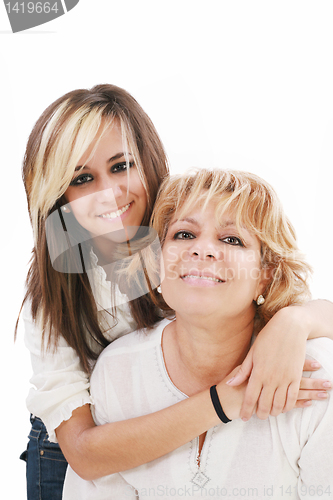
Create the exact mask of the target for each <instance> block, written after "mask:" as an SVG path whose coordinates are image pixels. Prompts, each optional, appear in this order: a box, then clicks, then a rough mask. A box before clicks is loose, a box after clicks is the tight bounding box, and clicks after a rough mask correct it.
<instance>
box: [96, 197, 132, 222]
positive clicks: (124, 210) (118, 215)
mask: <svg viewBox="0 0 333 500" xmlns="http://www.w3.org/2000/svg"><path fill="white" fill-rule="evenodd" d="M132 205H133V202H132V201H131V202H130V203H128V204H127V205H124V206H123V207H121V208H119V209H118V210H116V211H115V212H104V214H101V215H98V216H97V217H99V218H100V219H102V220H103V221H105V222H113V221H116V220H119V219H124V218H125V217H126V216H127V214H128V212H129V210H130V209H131V208H132Z"/></svg>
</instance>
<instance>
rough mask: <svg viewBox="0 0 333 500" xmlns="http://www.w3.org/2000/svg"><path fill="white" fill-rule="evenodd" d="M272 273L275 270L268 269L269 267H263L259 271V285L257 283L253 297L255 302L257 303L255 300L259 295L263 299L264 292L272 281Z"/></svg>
mask: <svg viewBox="0 0 333 500" xmlns="http://www.w3.org/2000/svg"><path fill="white" fill-rule="evenodd" d="M274 271H275V268H274V267H270V266H264V267H263V268H262V269H261V272H260V280H259V283H258V286H257V289H256V294H255V297H254V300H255V301H257V299H258V297H259V296H260V295H262V296H263V297H265V291H266V290H267V288H268V287H269V285H270V283H271V282H272V280H273V276H274Z"/></svg>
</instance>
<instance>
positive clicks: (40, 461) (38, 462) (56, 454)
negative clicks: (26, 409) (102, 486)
mask: <svg viewBox="0 0 333 500" xmlns="http://www.w3.org/2000/svg"><path fill="white" fill-rule="evenodd" d="M30 421H31V423H32V427H31V431H30V434H29V443H28V447H27V450H26V451H24V452H23V453H22V455H21V456H20V458H21V459H22V460H25V461H26V462H27V500H61V497H62V489H63V485H64V479H65V474H66V469H67V465H68V464H67V462H66V459H65V457H64V455H63V454H62V451H61V449H60V448H59V445H58V444H56V443H51V442H50V441H49V440H48V434H47V431H46V428H45V425H44V424H43V422H42V421H41V420H40V418H38V417H31V418H30Z"/></svg>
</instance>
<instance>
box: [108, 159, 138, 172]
mask: <svg viewBox="0 0 333 500" xmlns="http://www.w3.org/2000/svg"><path fill="white" fill-rule="evenodd" d="M127 165H128V167H129V168H132V167H133V165H134V161H130V162H126V161H122V162H121V163H116V164H115V165H112V167H111V172H112V173H113V174H117V173H118V172H126V170H127Z"/></svg>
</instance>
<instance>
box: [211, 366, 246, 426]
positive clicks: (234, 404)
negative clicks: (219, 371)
mask: <svg viewBox="0 0 333 500" xmlns="http://www.w3.org/2000/svg"><path fill="white" fill-rule="evenodd" d="M240 367H241V365H239V366H237V367H236V368H235V369H234V370H233V371H232V372H231V373H230V374H229V375H228V376H227V377H226V378H225V379H224V380H222V382H220V383H219V384H217V386H216V390H217V393H218V396H219V400H220V403H221V406H222V408H223V411H224V413H225V414H226V416H227V417H228V418H229V419H230V420H235V419H236V418H239V417H240V411H241V407H242V404H243V401H244V397H245V392H246V388H247V385H248V381H247V377H246V380H245V381H243V382H242V383H241V382H240V383H239V384H237V385H236V386H234V387H231V386H230V385H227V383H226V382H227V380H228V379H229V378H230V377H234V376H236V375H237V373H238V372H239V369H240Z"/></svg>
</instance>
